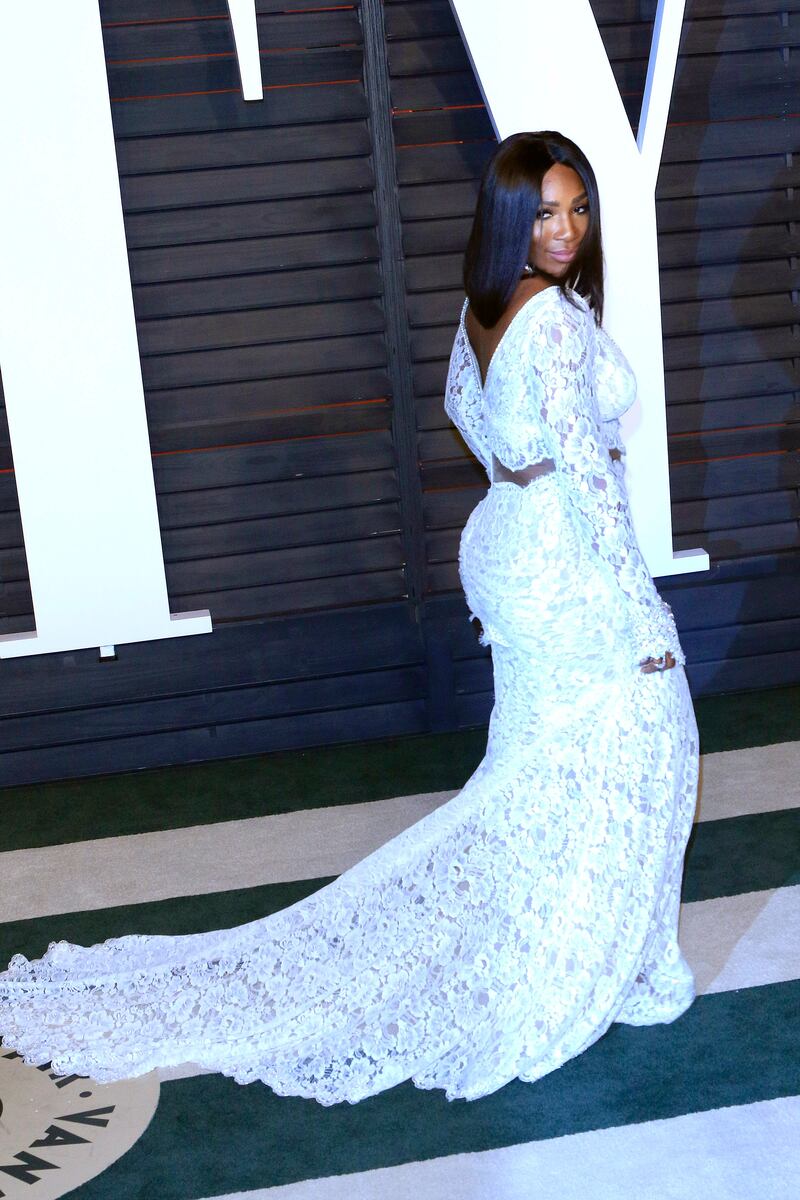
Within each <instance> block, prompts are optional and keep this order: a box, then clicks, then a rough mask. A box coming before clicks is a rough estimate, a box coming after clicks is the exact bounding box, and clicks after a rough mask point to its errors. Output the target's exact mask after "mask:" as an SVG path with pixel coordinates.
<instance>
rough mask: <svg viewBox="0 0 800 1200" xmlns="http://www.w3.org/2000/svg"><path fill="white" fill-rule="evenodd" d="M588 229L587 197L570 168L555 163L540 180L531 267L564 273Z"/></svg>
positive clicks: (531, 248)
mask: <svg viewBox="0 0 800 1200" xmlns="http://www.w3.org/2000/svg"><path fill="white" fill-rule="evenodd" d="M588 228H589V198H588V196H587V195H586V189H585V187H584V186H583V180H582V179H581V177H580V175H579V174H578V172H577V171H574V170H573V169H572V167H566V166H564V165H563V164H562V163H556V164H555V165H554V166H552V167H551V168H550V170H549V171H548V172H547V174H546V175H545V176H544V179H543V180H542V204H541V207H540V209H539V212H538V214H537V216H536V220H535V221H534V224H533V233H532V235H531V245H530V250H529V258H528V261H529V262H530V264H531V266H534V267H537V268H538V269H539V270H540V271H545V272H547V274H548V275H555V276H556V277H558V276H559V275H563V274H564V273H565V271H566V270H567V269H568V267H569V264H570V263H571V262H572V260H573V259H574V258H575V257H576V255H577V253H578V250H579V249H580V245H581V242H582V241H583V239H584V237H585V236H586V231H587V229H588Z"/></svg>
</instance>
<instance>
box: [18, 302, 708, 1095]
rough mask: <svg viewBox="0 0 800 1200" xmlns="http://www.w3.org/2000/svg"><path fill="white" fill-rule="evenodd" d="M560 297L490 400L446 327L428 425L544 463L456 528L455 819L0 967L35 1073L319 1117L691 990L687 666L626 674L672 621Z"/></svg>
mask: <svg viewBox="0 0 800 1200" xmlns="http://www.w3.org/2000/svg"><path fill="white" fill-rule="evenodd" d="M554 299H555V298H554V297H552V296H548V297H547V299H546V300H542V302H541V303H540V304H537V305H534V306H532V307H531V308H530V309H528V310H527V311H526V312H525V314H524V316H523V317H522V318H521V319H519V318H518V319H517V320H516V322H515V324H514V327H513V329H512V328H511V327H509V328H510V331H511V332H510V336H509V335H507V340H504V344H503V346H502V347H501V348H500V357H499V358H497V361H496V362H495V363H493V365H492V379H491V385H492V388H493V390H492V391H491V392H489V391H487V393H486V394H485V395H482V394H481V391H480V387H479V383H480V381H479V380H477V381H476V378H475V371H474V363H472V362H471V361H470V355H469V348H468V346H467V345H466V344H465V336H464V331H463V325H462V327H461V328H460V329H459V334H458V336H457V338H456V345H455V347H454V350H453V358H452V360H451V368H450V376H449V379H448V391H447V404H448V411H449V412H450V413H451V416H453V418H454V419H455V420H456V421H457V423H458V425H459V427H460V428H461V429H462V432H463V433H464V435H465V437H467V439H468V440H469V442H470V445H472V446H473V448H474V449H475V451H476V453H477V454H478V455H479V457H481V458H482V461H484V463H487V462H488V461H489V456H490V454H491V453H492V452H494V453H498V456H499V452H498V447H500V448H501V449H503V450H504V452H506V453H508V454H509V455H511V456H517V457H521V458H524V459H528V460H529V459H530V456H531V454H533V453H536V454H543V455H544V456H547V457H551V458H553V460H554V461H555V462H556V464H557V466H556V470H555V471H553V472H551V473H550V474H545V475H542V476H540V477H539V478H538V479H536V480H535V481H534V482H533V483H532V484H531V485H529V486H528V487H526V488H522V487H519V486H518V485H517V484H515V483H511V482H505V483H497V484H495V485H493V486H492V487H491V488H490V489H489V492H488V494H487V496H486V498H485V499H484V500H482V501H481V503H480V504H479V505H478V507H477V508H476V509H475V511H474V512H473V514H472V515H471V517H470V519H469V522H468V523H467V526H466V529H465V531H464V535H463V538H462V543H461V553H460V567H461V574H462V579H463V582H464V586H465V590H466V593H467V598H468V600H469V603H470V605H471V607H472V609H473V611H474V612H476V613H477V614H478V615H479V616H480V618H481V620H482V622H483V624H484V630H485V632H486V636H487V639H488V640H489V641H490V642H491V643H492V652H493V660H494V671H495V693H496V700H495V707H494V711H493V713H492V718H491V725H490V730H489V740H488V746H487V753H486V756H485V758H484V760H483V762H482V763H481V764H480V766H479V767H478V769H477V770H476V771H475V773H474V775H473V776H472V777H471V778H470V779H469V780H468V782H467V783H466V785H465V786H464V788H463V789H462V790H461V791H460V792H459V794H458V795H457V796H456V797H455V798H454V799H453V800H451V801H450V802H449V803H448V804H446V805H443V806H442V807H441V808H439V809H438V810H436V811H435V812H433V813H432V814H431V815H430V816H428V817H426V818H425V819H424V820H422V821H420V822H419V823H418V824H416V825H414V826H412V827H411V828H410V829H408V830H406V831H405V832H404V833H402V834H400V836H399V837H396V838H394V839H393V840H392V841H390V842H388V843H387V844H386V845H385V846H383V847H381V848H380V849H379V850H377V851H376V852H375V853H373V854H371V855H369V856H368V857H367V858H365V859H364V860H363V861H362V862H360V863H359V864H358V865H357V866H355V867H354V868H352V869H351V870H349V871H347V872H345V874H343V875H342V876H340V877H339V879H337V880H336V881H335V882H334V883H332V884H330V885H329V886H328V887H325V888H323V889H322V890H321V891H319V892H317V893H315V894H314V895H312V896H310V897H308V898H306V899H304V900H301V901H300V902H299V903H297V904H295V905H293V906H292V907H290V908H288V909H285V910H284V911H283V912H279V913H276V914H274V915H272V916H269V917H266V918H264V919H263V920H259V921H254V922H251V923H249V924H247V925H243V926H240V927H238V928H235V929H230V930H221V931H218V932H214V933H207V934H195V935H191V936H186V937H152V936H136V935H133V936H128V937H123V938H116V939H113V940H111V941H109V942H106V943H104V944H102V945H98V946H93V947H89V948H83V947H80V946H74V945H70V944H67V943H64V942H62V943H57V944H54V945H52V946H51V947H50V949H49V950H48V952H47V954H46V955H45V956H44V958H42V959H40V960H38V961H35V962H28V961H27V960H26V959H25V958H23V957H21V956H17V957H16V958H15V959H14V960H13V961H12V963H11V965H10V967H9V969H8V971H7V972H5V973H4V974H2V975H0V1030H1V1031H2V1033H3V1035H4V1041H5V1043H6V1044H7V1045H8V1046H9V1047H12V1048H14V1049H15V1050H17V1051H19V1052H20V1053H22V1054H23V1055H24V1056H25V1057H26V1059H28V1061H31V1062H35V1063H41V1062H45V1061H48V1060H51V1061H52V1062H53V1067H54V1069H55V1070H57V1071H60V1072H64V1073H69V1072H76V1073H81V1074H90V1075H92V1076H94V1077H95V1078H96V1079H98V1080H112V1079H119V1078H125V1077H129V1076H132V1075H135V1074H139V1073H142V1072H145V1071H148V1070H150V1069H151V1068H153V1067H155V1066H170V1065H174V1064H179V1063H183V1062H194V1063H196V1064H198V1065H199V1066H202V1067H206V1068H210V1069H212V1070H217V1071H222V1072H224V1073H225V1074H228V1075H232V1076H233V1077H234V1078H236V1079H237V1080H239V1081H240V1082H242V1083H247V1082H251V1081H253V1080H263V1081H264V1082H266V1083H267V1084H269V1085H270V1086H271V1087H272V1088H274V1089H275V1091H277V1092H279V1093H281V1094H293V1095H301V1096H308V1097H314V1098H315V1099H317V1100H319V1101H321V1102H322V1103H323V1104H333V1103H336V1102H338V1101H342V1100H347V1101H351V1102H355V1101H357V1100H359V1099H361V1098H362V1097H364V1096H368V1095H371V1094H374V1093H375V1092H378V1091H380V1090H382V1089H384V1088H387V1087H390V1086H392V1085H393V1084H395V1083H399V1082H400V1081H402V1080H404V1079H408V1078H409V1077H412V1078H413V1079H414V1082H415V1083H416V1084H417V1085H418V1086H420V1087H424V1088H443V1089H445V1091H446V1093H447V1095H448V1097H450V1098H454V1097H465V1098H468V1099H473V1098H476V1097H478V1096H483V1095H486V1094H488V1093H490V1092H492V1091H494V1090H495V1089H497V1088H499V1087H501V1086H502V1085H503V1084H504V1083H506V1082H507V1081H509V1080H511V1079H513V1078H515V1077H520V1078H522V1079H525V1080H534V1079H537V1078H539V1077H540V1076H542V1075H544V1074H546V1073H547V1072H548V1071H552V1070H553V1069H554V1068H556V1067H558V1066H559V1065H560V1064H561V1063H563V1062H564V1061H565V1060H566V1059H568V1058H570V1057H571V1056H573V1055H575V1054H578V1053H579V1052H580V1051H581V1050H583V1049H585V1048H586V1047H587V1046H589V1045H590V1044H591V1043H592V1042H593V1041H595V1040H596V1039H597V1038H598V1037H600V1036H601V1034H602V1033H603V1032H604V1031H605V1030H606V1029H607V1028H608V1026H609V1024H610V1023H611V1022H612V1021H626V1022H630V1023H634V1024H644V1023H650V1022H656V1021H670V1020H673V1019H674V1018H675V1017H677V1016H678V1015H680V1013H681V1012H683V1011H684V1009H685V1008H686V1007H687V1006H688V1005H689V1004H690V1003H691V1000H692V997H693V988H692V978H691V973H690V972H689V970H688V967H687V966H686V963H685V962H684V960H683V958H682V956H681V954H680V951H679V949H678V946H677V942H676V924H677V913H678V900H679V886H680V870H681V863H682V857H683V851H684V847H685V843H686V838H687V836H688V833H689V829H690V826H691V821H692V815H693V810H694V799H695V787H696V780H697V738H696V727H695V724H694V718H693V714H692V708H691V702H690V699H689V694H688V689H687V686H686V680H685V676H684V673H683V670H682V668H681V667H677V668H676V669H674V670H672V671H669V672H667V673H666V674H664V675H660V674H655V675H643V674H642V673H641V671H640V670H639V669H638V666H637V659H638V657H639V656H640V655H641V654H642V651H643V649H647V650H650V651H652V650H657V649H659V648H660V649H661V650H663V648H664V646H663V638H664V636H666V635H667V634H668V635H669V637H670V638H671V639H674V631H673V627H672V626H671V624H670V623H669V622H667V621H665V620H664V619H663V618H662V617H660V616H659V617H658V618H657V619H653V618H652V616H651V612H652V610H653V609H654V608H656V607H657V595H656V594H655V589H654V588H653V585H652V581H651V580H650V579H649V576H647V575H646V570H645V569H644V568H643V564H642V563H641V557H640V556H639V554H638V551H637V550H636V547H635V543H634V542H633V540H632V533H631V531H630V524H629V522H628V520H627V511H626V507H625V500H624V492H623V490H622V483H621V479H620V477H619V472H618V471H616V470H614V469H613V468H610V467H609V465H608V463H607V461H606V460H607V457H608V455H607V450H606V449H605V443H604V439H603V437H602V434H601V433H600V432H598V430H599V425H598V421H599V420H600V419H601V417H602V415H603V414H601V413H600V412H599V410H598V408H597V401H596V399H595V398H594V396H593V393H592V388H591V383H592V378H593V376H592V362H593V356H594V355H596V353H597V346H598V341H597V337H596V335H595V334H594V333H593V332H592V328H593V326H592V322H591V319H590V316H589V314H588V313H586V312H584V311H583V310H581V309H575V310H573V311H570V306H567V305H566V304H565V302H564V301H563V300H562V299H560V298H559V299H555V302H554ZM523 409H524V411H523ZM606 419H607V420H609V421H613V420H614V419H615V416H614V414H613V413H611V412H609V413H608V414H607V416H606ZM515 421H519V424H518V425H515ZM515 429H516V430H522V431H523V433H524V436H520V435H518V434H516V433H515ZM639 610H642V612H643V613H644V616H643V618H642V619H641V620H638V619H637V617H636V613H637V612H638V611H639ZM651 639H655V640H651ZM659 639H660V640H659ZM671 644H672V645H674V646H676V648H677V642H676V641H674V640H673V641H672V642H671Z"/></svg>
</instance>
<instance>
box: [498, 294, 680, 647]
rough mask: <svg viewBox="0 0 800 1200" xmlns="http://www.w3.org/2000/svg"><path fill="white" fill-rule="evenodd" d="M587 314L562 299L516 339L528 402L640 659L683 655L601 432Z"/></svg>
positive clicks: (605, 439) (590, 332)
mask: <svg viewBox="0 0 800 1200" xmlns="http://www.w3.org/2000/svg"><path fill="white" fill-rule="evenodd" d="M585 317H586V314H585V313H580V312H578V311H576V312H574V313H572V312H569V311H568V310H567V306H566V305H564V306H562V307H561V309H560V311H558V313H557V314H552V315H549V316H547V317H546V318H545V320H544V321H541V322H539V321H537V322H534V323H533V324H532V325H531V326H530V327H529V331H528V334H529V336H528V337H527V338H526V339H525V342H524V344H523V346H522V347H521V350H522V358H523V364H522V365H523V369H524V372H525V379H526V381H527V384H528V388H529V390H530V396H529V402H530V403H531V404H532V405H538V408H539V411H538V414H537V416H538V417H539V418H540V420H541V424H542V432H543V436H544V440H545V442H546V444H547V446H548V453H549V455H550V457H551V458H552V459H553V462H554V463H555V466H556V470H557V471H558V472H559V473H560V475H561V478H562V483H563V486H564V489H565V496H566V497H567V498H568V500H569V502H570V503H571V504H573V505H574V506H575V508H576V509H577V510H578V511H579V513H580V514H581V517H582V518H583V522H584V524H585V528H586V530H587V534H588V536H589V538H590V540H591V545H592V548H593V549H594V550H595V551H596V552H597V553H598V554H599V555H600V557H601V558H602V559H604V560H605V562H606V563H607V564H608V566H609V567H610V568H611V570H612V571H613V573H614V575H615V576H616V579H617V581H618V583H619V586H620V588H621V589H622V591H623V593H624V594H625V596H626V597H627V599H628V601H629V602H630V603H629V611H630V619H631V625H632V629H633V633H634V638H635V642H636V646H637V649H638V654H639V661H640V662H641V661H643V660H644V659H645V658H648V657H651V656H652V657H655V658H658V657H660V656H661V655H663V654H664V652H665V651H666V650H669V651H670V652H671V653H672V654H673V655H674V656H675V658H676V659H677V661H678V662H681V663H683V662H685V658H684V655H683V652H682V650H681V647H680V642H679V641H678V634H677V630H676V628H675V622H674V620H673V618H672V612H671V610H670V608H669V606H668V605H666V604H665V603H664V602H663V601H662V599H661V597H660V596H659V594H658V592H657V591H656V587H655V584H654V583H653V580H652V577H651V575H650V572H649V571H648V569H647V566H646V564H645V562H644V559H643V558H642V555H641V552H640V550H639V547H638V545H637V543H636V538H635V535H634V532H633V527H632V524H631V521H630V514H629V510H628V503H627V497H626V494H625V488H624V483H623V480H622V478H621V472H619V469H618V468H614V467H613V466H612V464H611V461H610V459H609V454H608V444H607V436H606V435H604V431H603V429H602V428H601V422H600V420H599V415H598V412H597V408H596V405H593V403H592V387H591V383H592V370H593V353H592V350H593V345H592V342H593V336H594V333H593V330H592V327H591V324H590V320H586V319H585Z"/></svg>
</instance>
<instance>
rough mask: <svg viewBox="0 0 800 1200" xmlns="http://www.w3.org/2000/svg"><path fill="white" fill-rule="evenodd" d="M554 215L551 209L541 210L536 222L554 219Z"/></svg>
mask: <svg viewBox="0 0 800 1200" xmlns="http://www.w3.org/2000/svg"><path fill="white" fill-rule="evenodd" d="M552 215H553V214H552V213H551V212H550V209H549V208H540V209H539V211H538V212H537V214H536V220H537V221H543V220H544V219H545V217H552Z"/></svg>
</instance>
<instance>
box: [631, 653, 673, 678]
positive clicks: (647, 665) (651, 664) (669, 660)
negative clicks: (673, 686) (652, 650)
mask: <svg viewBox="0 0 800 1200" xmlns="http://www.w3.org/2000/svg"><path fill="white" fill-rule="evenodd" d="M639 665H640V667H641V670H642V674H643V675H652V674H653V672H654V671H660V672H661V674H663V673H664V671H670V670H671V669H672V668H673V667H674V666H675V657H674V655H672V654H670V652H669V650H668V651H667V653H666V654H665V655H662V657H661V658H646V659H645V660H644V662H643V663H640V664H639Z"/></svg>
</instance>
